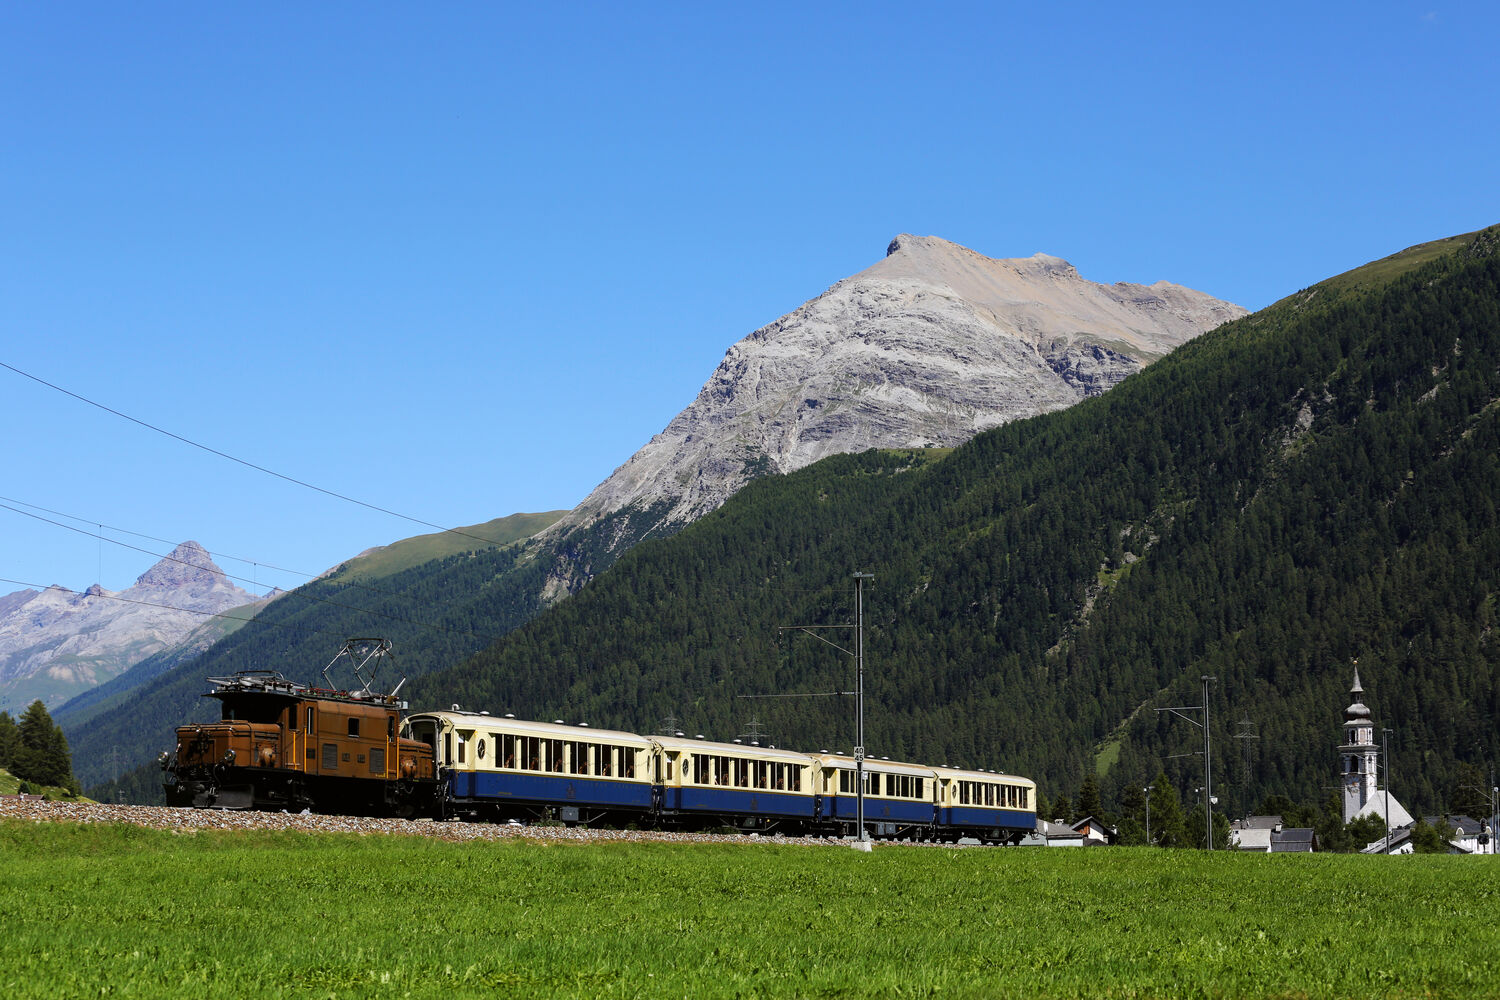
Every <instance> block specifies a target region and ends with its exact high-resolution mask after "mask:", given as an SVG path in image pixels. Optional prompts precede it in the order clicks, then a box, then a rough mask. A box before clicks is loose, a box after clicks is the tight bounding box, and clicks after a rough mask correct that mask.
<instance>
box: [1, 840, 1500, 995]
mask: <svg viewBox="0 0 1500 1000" xmlns="http://www.w3.org/2000/svg"><path fill="white" fill-rule="evenodd" d="M0 855H3V857H4V859H5V864H4V865H3V867H0V921H3V925H4V927H5V933H4V934H3V935H0V989H3V990H4V992H5V995H6V996H8V997H14V998H18V1000H19V998H32V997H36V998H42V997H46V998H49V1000H57V998H71V997H78V998H82V997H99V996H108V997H153V998H157V997H184V998H186V997H191V998H195V1000H196V998H208V997H224V998H231V997H232V998H239V997H249V996H254V997H317V998H345V997H347V998H355V997H447V998H452V997H556V998H563V997H584V998H614V997H643V998H660V997H689V998H717V997H723V998H752V997H764V998H773V997H829V998H835V997H876V996H878V997H945V998H976V1000H977V998H997V997H1014V998H1018V1000H1019V998H1028V997H1029V998H1052V997H1078V998H1083V997H1163V998H1166V997H1171V998H1193V997H1203V998H1234V997H1296V998H1309V1000H1316V998H1322V997H1330V998H1331V997H1363V998H1398V997H1426V998H1434V997H1454V998H1469V997H1477V996H1492V995H1494V993H1495V982H1494V956H1495V954H1496V952H1497V950H1500V929H1497V926H1496V923H1495V921H1494V920H1493V913H1494V911H1495V908H1496V906H1497V905H1500V871H1497V870H1496V868H1495V866H1494V865H1492V864H1487V863H1486V861H1487V860H1488V859H1468V858H1458V857H1446V856H1414V857H1406V858H1398V859H1390V858H1378V857H1361V856H1344V855H1303V856H1292V855H1266V854H1260V855H1246V854H1226V853H1207V852H1200V851H1159V850H1147V849H1131V848H1116V849H1109V850H1043V849H998V848H997V849H980V848H928V847H894V846H884V847H877V848H876V849H875V851H874V852H873V853H870V854H863V853H860V852H856V851H852V850H850V849H849V848H847V847H843V846H825V845H807V846H803V845H788V846H779V845H768V844H757V843H754V842H753V841H748V840H747V841H745V842H743V843H738V844H735V843H731V844H664V843H620V844H611V845H588V844H579V843H552V842H548V841H545V840H534V841H533V840H515V841H507V842H499V843H496V842H486V843H473V842H471V843H467V844H452V843H446V842H443V841H440V840H437V839H429V838H425V837H404V836H378V835H377V836H350V835H336V834H291V833H256V832H246V831H239V832H236V833H221V832H200V833H182V832H175V833H174V832H165V831H153V830H144V829H140V828H136V827H130V826H110V825H94V826H87V825H74V824H64V823H41V824H33V823H21V822H15V821H8V822H5V823H3V824H0Z"/></svg>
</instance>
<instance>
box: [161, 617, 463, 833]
mask: <svg viewBox="0 0 1500 1000" xmlns="http://www.w3.org/2000/svg"><path fill="white" fill-rule="evenodd" d="M371 641H373V642H378V643H380V644H381V645H380V646H378V647H376V650H377V652H376V653H375V654H373V655H380V654H382V653H384V652H386V651H388V650H389V648H390V645H389V643H388V642H385V641H384V640H350V642H349V643H346V644H345V647H344V648H343V649H342V650H340V652H339V656H337V657H335V658H334V660H335V661H337V660H338V659H339V657H342V656H345V655H357V654H358V653H360V652H368V650H367V649H364V648H362V647H359V646H356V645H354V644H356V643H360V642H371ZM369 659H370V657H369V656H368V655H367V656H366V658H365V662H366V663H368V662H369ZM362 665H363V664H361V665H360V666H362ZM329 666H332V663H330V664H329ZM355 669H356V673H357V674H358V675H359V676H360V678H361V680H364V679H365V678H364V676H363V674H361V673H360V667H359V666H356V668H355ZM324 673H325V676H326V674H327V668H324ZM209 681H210V683H212V684H213V685H214V689H213V690H212V691H210V692H209V693H208V694H207V695H205V697H209V698H217V699H218V700H219V701H220V703H221V717H220V720H219V721H218V722H207V723H201V724H197V725H187V726H180V727H178V729H177V748H176V752H175V753H170V752H164V753H163V754H162V756H161V766H162V770H163V771H165V772H166V774H165V776H164V787H165V789H166V794H167V804H168V805H174V806H194V807H197V808H200V809H201V808H214V809H272V810H279V809H285V810H287V811H290V812H301V811H302V810H304V809H307V810H311V811H314V812H338V813H361V814H377V815H396V816H411V815H417V814H425V815H430V814H431V812H432V809H433V804H434V802H435V801H436V796H437V792H438V783H437V777H436V772H435V771H434V768H433V758H432V747H431V746H429V745H427V744H425V743H419V742H417V741H416V740H410V739H403V738H402V737H401V710H402V709H403V708H404V707H405V705H404V704H403V703H401V702H399V701H397V700H396V696H395V692H394V691H392V692H391V693H390V694H376V693H374V692H372V691H371V690H370V688H369V685H368V684H366V685H365V686H364V687H363V688H362V689H360V690H355V691H335V690H331V689H322V688H313V687H308V686H306V685H303V684H297V683H295V682H293V681H289V680H287V679H286V678H285V677H282V676H281V675H280V674H278V673H276V672H275V671H269V670H244V671H240V672H239V673H237V674H235V675H234V676H233V677H211V678H209ZM399 686H400V685H397V687H398V688H399Z"/></svg>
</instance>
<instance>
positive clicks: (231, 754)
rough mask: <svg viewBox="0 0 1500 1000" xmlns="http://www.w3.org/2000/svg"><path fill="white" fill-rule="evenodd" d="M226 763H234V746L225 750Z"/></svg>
mask: <svg viewBox="0 0 1500 1000" xmlns="http://www.w3.org/2000/svg"><path fill="white" fill-rule="evenodd" d="M224 763H226V764H233V763H234V747H230V748H229V749H228V750H225V751H224Z"/></svg>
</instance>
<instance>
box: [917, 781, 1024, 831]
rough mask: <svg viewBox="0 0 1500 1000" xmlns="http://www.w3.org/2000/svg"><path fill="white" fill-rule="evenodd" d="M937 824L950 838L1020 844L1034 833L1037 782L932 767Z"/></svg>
mask: <svg viewBox="0 0 1500 1000" xmlns="http://www.w3.org/2000/svg"><path fill="white" fill-rule="evenodd" d="M933 772H934V773H935V774H936V776H937V796H936V799H935V801H936V805H937V822H938V826H939V827H940V828H942V830H943V831H944V832H945V833H946V835H947V836H949V837H950V838H952V837H973V838H975V839H977V840H981V841H983V842H985V843H996V844H1002V843H1008V844H1015V843H1019V842H1020V839H1021V837H1023V836H1025V835H1026V834H1028V833H1031V832H1032V831H1033V830H1035V829H1036V782H1034V781H1032V780H1031V779H1030V778H1022V777H1020V776H1019V775H1015V774H999V773H996V772H994V771H965V770H961V769H959V768H950V767H935V768H933Z"/></svg>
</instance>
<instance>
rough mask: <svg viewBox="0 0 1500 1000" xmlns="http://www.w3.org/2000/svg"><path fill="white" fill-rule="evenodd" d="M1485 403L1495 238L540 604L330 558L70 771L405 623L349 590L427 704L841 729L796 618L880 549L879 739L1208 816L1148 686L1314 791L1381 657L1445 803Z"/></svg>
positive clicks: (1411, 261)
mask: <svg viewBox="0 0 1500 1000" xmlns="http://www.w3.org/2000/svg"><path fill="white" fill-rule="evenodd" d="M1497 420H1500V230H1496V229H1491V230H1486V231H1485V232H1483V233H1480V234H1477V235H1470V236H1467V237H1456V238H1454V239H1451V240H1445V241H1440V242H1438V243H1435V244H1428V245H1424V246H1423V247H1419V248H1413V249H1412V250H1411V251H1407V252H1405V253H1403V254H1400V255H1396V256H1395V257H1393V258H1388V259H1386V260H1383V261H1378V262H1376V263H1375V264H1372V265H1369V266H1367V267H1365V268H1361V269H1359V270H1356V271H1353V272H1350V273H1349V274H1346V275H1342V276H1340V277H1338V278H1335V279H1331V280H1330V281H1327V282H1324V283H1322V284H1320V285H1317V286H1314V287H1311V288H1308V289H1304V290H1303V291H1300V292H1298V293H1296V294H1294V295H1291V296H1289V297H1287V298H1286V299H1284V300H1282V301H1281V302H1279V303H1277V304H1275V305H1273V306H1271V307H1269V308H1268V309H1265V310H1262V311H1261V312H1259V313H1256V314H1254V315H1252V316H1249V317H1246V318H1244V319H1242V320H1238V321H1236V322H1234V323H1230V324H1227V325H1225V326H1223V327H1221V328H1219V329H1218V330H1215V331H1212V332H1211V333H1208V334H1205V335H1203V336H1201V337H1199V338H1197V339H1196V340H1194V341H1191V342H1190V343H1188V344H1187V345H1185V346H1184V347H1182V348H1179V349H1178V350H1177V351H1175V352H1174V353H1173V354H1171V355H1170V356H1168V357H1167V358H1165V359H1163V360H1161V361H1158V362H1156V363H1155V364H1153V365H1151V366H1150V367H1149V368H1147V369H1145V370H1144V371H1142V372H1140V373H1138V374H1135V375H1132V376H1131V377H1130V378H1128V379H1126V380H1125V381H1124V382H1123V383H1121V384H1120V385H1119V386H1118V387H1116V388H1115V389H1113V390H1111V391H1110V392H1108V393H1106V394H1105V395H1103V396H1100V397H1097V398H1094V399H1090V400H1088V401H1086V402H1084V403H1080V404H1078V405H1077V406H1074V407H1073V408H1071V409H1068V410H1065V411H1062V412H1060V413H1054V414H1049V415H1047V416H1043V417H1038V418H1035V419H1031V420H1027V421H1022V422H1018V423H1014V424H1010V425H1007V426H1005V427H1002V428H999V429H997V430H995V431H991V432H989V433H986V434H983V435H981V436H979V437H977V438H975V439H974V440H973V441H972V442H970V443H969V444H967V445H965V446H964V447H962V448H959V449H957V450H954V451H952V452H945V453H940V452H899V453H898V452H870V453H866V454H864V455H856V456H841V457H835V458H831V459H828V460H825V461H823V462H820V463H818V464H816V465H814V466H811V467H809V468H807V469H804V470H802V471H800V472H798V473H795V474H792V475H789V476H768V477H765V478H762V479H759V480H757V481H755V482H753V483H751V484H750V485H749V486H748V487H746V488H745V489H744V490H742V491H741V492H740V493H739V494H738V495H737V496H736V497H734V498H733V499H732V500H731V501H730V502H729V503H728V504H726V505H725V506H724V507H723V508H721V509H720V510H719V511H717V512H715V513H713V514H711V515H709V516H707V517H705V518H703V519H701V520H700V521H698V522H696V523H695V524H693V525H691V526H690V527H688V528H687V529H686V530H684V531H682V532H681V533H679V534H678V535H676V536H673V537H671V538H667V539H660V540H651V541H646V542H643V543H641V544H640V545H637V546H636V547H635V548H633V549H631V550H630V551H629V552H627V553H626V554H625V555H624V556H623V557H621V558H620V559H619V560H618V562H616V563H615V564H614V566H613V567H612V568H610V569H609V570H608V571H607V572H605V573H603V574H602V575H600V576H599V577H597V578H596V579H595V580H593V581H592V582H591V583H590V584H589V585H588V586H586V587H585V588H583V590H581V591H580V592H579V593H578V594H577V595H575V596H574V597H572V598H570V599H568V600H566V601H564V602H562V603H561V604H559V605H557V606H555V607H552V608H550V609H548V610H546V611H544V612H542V613H540V614H537V612H538V611H539V610H540V608H539V606H538V605H536V604H535V602H534V600H532V599H529V598H527V597H526V596H525V595H526V594H529V593H537V592H539V589H540V587H539V584H540V579H541V573H542V571H543V569H544V568H545V567H543V566H541V565H540V562H541V561H539V560H537V561H532V562H530V563H528V562H527V560H526V558H525V553H524V550H517V549H509V550H502V551H499V552H491V553H480V554H475V555H473V556H454V557H449V558H448V559H446V560H442V561H440V562H438V563H433V564H429V565H428V566H424V567H419V568H418V569H416V570H408V571H406V572H405V573H403V574H399V575H398V576H397V577H392V578H386V579H383V580H381V581H379V584H378V586H379V587H380V588H381V590H382V594H381V595H378V596H377V595H372V594H370V593H368V592H366V593H359V592H357V591H356V590H355V589H354V588H351V587H350V586H349V585H348V584H346V583H343V582H341V580H340V577H339V576H337V575H335V576H334V577H332V578H330V579H329V580H325V581H321V582H320V583H318V584H316V585H314V586H315V587H316V588H319V589H318V590H316V591H314V593H317V594H322V595H328V600H329V601H331V602H333V603H319V602H310V601H302V602H300V603H294V602H292V601H289V600H285V599H284V600H283V601H277V602H274V603H273V604H272V605H271V606H270V607H269V608H267V609H266V611H265V612H262V614H261V616H260V618H258V619H257V622H258V625H252V626H247V627H246V628H243V629H241V630H240V631H239V632H237V633H235V634H234V635H232V636H229V637H227V638H226V639H225V640H223V641H222V642H221V643H220V644H219V646H216V647H215V648H214V649H211V650H210V651H209V652H208V653H207V654H205V656H203V657H202V658H200V659H199V660H198V661H195V662H194V663H192V664H189V665H186V666H183V667H178V668H175V669H174V670H171V671H169V672H166V673H164V674H162V675H161V677H159V678H157V679H156V680H154V681H152V682H151V683H150V684H148V685H147V686H145V687H143V688H141V689H140V691H141V694H140V696H139V697H137V698H135V699H134V701H133V702H132V704H131V705H130V706H121V707H117V708H112V709H109V710H108V711H105V712H102V713H100V714H99V715H97V716H95V717H94V718H93V719H92V720H91V721H90V722H89V724H88V725H87V726H82V727H81V728H82V729H87V730H88V731H89V733H88V734H87V735H85V734H84V733H81V732H70V734H69V735H70V739H71V740H72V742H73V745H74V747H75V756H74V764H75V768H76V769H78V770H79V772H80V774H93V775H94V776H95V778H96V779H97V777H98V776H99V775H100V772H99V771H98V770H97V768H95V770H92V771H89V770H88V767H89V766H91V765H89V764H85V763H84V760H83V759H84V757H85V756H86V755H87V756H88V758H89V760H90V761H91V762H92V764H97V761H98V760H99V759H100V755H101V754H102V753H104V752H107V748H108V747H109V746H110V745H112V744H111V741H114V742H115V743H118V742H119V741H120V740H122V739H127V738H128V739H134V740H135V741H136V742H138V743H142V744H144V743H147V742H149V743H150V744H151V745H152V746H154V747H160V746H164V745H165V744H166V742H167V741H168V740H169V739H170V729H171V726H172V725H174V724H176V723H177V722H179V721H184V719H185V713H186V712H188V711H189V710H190V709H191V705H192V702H193V701H194V700H195V699H196V696H197V695H198V694H201V693H202V691H203V690H205V689H206V685H205V683H204V677H205V676H207V675H209V674H221V673H225V672H228V671H231V670H233V669H239V668H244V667H275V668H278V669H284V670H286V672H287V673H288V674H290V675H299V674H300V675H302V676H303V677H307V676H308V675H309V672H312V673H313V674H315V671H316V668H317V667H320V666H321V664H322V663H323V662H326V661H327V659H328V658H329V657H331V655H332V653H333V652H334V651H335V650H336V649H337V646H338V642H339V641H340V639H341V638H342V636H343V635H352V634H370V633H371V630H372V629H379V628H382V627H384V626H382V625H381V623H379V622H376V621H372V620H371V619H370V618H368V617H365V616H361V615H360V614H357V613H355V612H353V611H350V610H349V608H351V607H361V608H363V607H367V606H370V607H379V608H382V609H386V613H387V615H388V618H389V621H388V623H387V624H388V627H389V631H391V632H393V633H395V634H396V638H397V639H398V649H399V650H400V651H401V653H402V658H403V663H404V664H405V665H406V667H407V668H408V671H407V672H409V673H411V674H412V675H413V676H414V678H415V679H414V680H413V681H412V682H411V683H410V684H409V685H408V687H407V689H406V691H405V692H404V695H405V696H406V697H408V698H409V699H410V701H411V703H412V704H413V706H421V707H427V706H439V707H447V706H448V705H449V704H450V703H459V704H461V705H463V707H464V708H466V709H474V710H479V709H486V710H489V711H491V712H494V713H496V714H499V713H502V712H514V713H515V714H517V715H519V716H523V717H535V718H545V719H548V720H550V719H555V718H560V719H565V720H567V721H570V722H587V723H589V724H590V725H593V726H613V727H619V728H624V729H631V730H635V731H643V732H653V731H656V730H657V729H659V728H661V727H663V726H664V725H666V726H671V727H673V728H676V729H681V730H683V731H686V732H688V733H689V734H692V733H703V734H705V735H707V736H709V737H711V738H720V739H729V738H733V737H735V736H737V735H740V734H741V733H747V732H748V731H749V730H750V727H751V726H752V725H754V726H755V728H756V729H757V730H758V731H759V732H763V733H766V734H768V735H769V737H770V739H771V740H772V741H773V742H775V743H777V744H778V745H782V746H790V747H798V748H804V749H813V750H817V749H824V748H827V749H844V750H848V749H849V748H850V747H851V746H852V745H853V743H854V742H855V739H854V723H853V705H852V701H851V699H849V698H847V697H842V696H838V695H831V694H829V692H838V691H846V690H850V689H852V687H853V669H854V661H853V658H852V657H851V656H849V655H848V654H847V653H846V652H844V651H841V650H840V649H837V648H834V647H833V646H831V645H829V643H830V642H832V643H836V644H837V645H838V646H842V647H844V649H852V648H853V643H854V635H853V633H852V631H850V630H847V629H833V630H820V631H819V632H818V635H817V636H812V635H809V634H808V633H806V632H800V631H795V630H787V629H785V628H784V627H785V626H797V625H823V626H829V625H835V626H836V625H847V624H849V623H851V622H852V621H853V617H854V609H853V598H854V586H853V580H852V576H851V575H852V574H853V573H854V572H856V571H860V572H867V573H871V574H873V575H874V578H873V579H872V580H870V581H867V585H866V588H865V596H864V613H865V625H866V629H865V634H864V645H865V652H866V664H867V670H866V676H865V687H866V727H867V735H866V743H867V745H868V747H869V750H870V752H871V753H873V754H875V755H877V756H880V755H885V756H890V757H892V758H908V759H914V760H920V761H926V762H930V763H951V764H955V765H966V766H979V767H989V768H997V769H1001V770H1006V771H1012V772H1019V773H1024V774H1029V775H1032V776H1034V777H1036V778H1037V779H1038V781H1039V782H1040V783H1041V786H1042V793H1043V795H1044V796H1045V797H1047V798H1048V799H1049V800H1050V801H1059V800H1063V799H1070V800H1072V799H1077V800H1080V801H1081V800H1087V801H1089V802H1090V803H1095V802H1097V803H1098V804H1099V805H1100V807H1101V808H1102V809H1104V810H1106V811H1108V810H1118V809H1120V808H1121V807H1122V805H1125V804H1128V803H1130V802H1132V801H1134V800H1136V799H1139V797H1140V789H1141V788H1142V787H1143V786H1144V785H1146V784H1148V783H1150V782H1151V781H1152V780H1153V779H1155V778H1156V777H1157V776H1158V775H1159V774H1162V773H1165V775H1166V776H1167V777H1168V778H1169V779H1170V781H1171V784H1172V785H1173V787H1174V788H1175V790H1176V791H1177V792H1178V793H1179V794H1180V796H1181V798H1182V801H1183V808H1184V809H1185V810H1189V809H1191V806H1192V804H1193V798H1192V797H1193V795H1194V791H1195V789H1196V788H1197V787H1198V786H1200V785H1201V784H1202V781H1201V778H1202V768H1203V762H1202V758H1201V757H1195V756H1193V753H1194V752H1195V751H1197V750H1199V749H1200V748H1201V746H1202V739H1201V734H1200V733H1199V732H1198V730H1197V729H1195V728H1194V727H1193V726H1191V725H1188V724H1187V723H1185V722H1183V721H1182V720H1181V719H1178V718H1176V717H1174V716H1171V715H1169V714H1166V713H1159V712H1157V711H1156V709H1158V708H1165V707H1169V706H1190V705H1196V704H1198V702H1199V700H1200V698H1201V691H1202V687H1201V683H1200V677H1201V676H1203V675H1211V676H1212V677H1214V678H1215V681H1214V682H1213V683H1212V684H1210V685H1209V689H1208V690H1209V710H1210V723H1211V730H1210V732H1211V736H1212V738H1213V743H1214V748H1215V749H1214V759H1215V763H1214V786H1215V792H1216V794H1218V795H1219V796H1220V801H1221V807H1220V808H1221V809H1225V810H1226V811H1228V812H1229V813H1231V814H1233V815H1243V814H1246V813H1248V812H1250V811H1252V810H1254V809H1255V808H1256V807H1257V806H1258V805H1259V804H1260V803H1263V802H1265V801H1266V800H1268V799H1270V798H1273V797H1280V799H1282V800H1286V801H1296V802H1314V803H1321V802H1323V801H1324V800H1325V799H1326V798H1327V796H1328V788H1329V786H1330V785H1333V784H1334V783H1335V782H1336V781H1337V768H1338V755H1337V752H1336V750H1335V747H1336V746H1337V745H1338V743H1339V742H1340V741H1341V737H1342V733H1341V725H1340V724H1341V721H1342V718H1343V715H1342V713H1343V709H1344V707H1345V706H1346V705H1347V704H1348V703H1349V701H1350V696H1349V692H1348V689H1349V684H1350V681H1351V679H1352V675H1353V665H1354V663H1355V661H1356V660H1357V661H1358V668H1359V672H1360V676H1361V679H1362V681H1363V683H1364V688H1365V696H1364V697H1365V700H1366V701H1367V702H1368V703H1369V705H1370V706H1371V708H1372V710H1373V712H1374V715H1375V718H1376V721H1377V725H1381V726H1389V727H1391V728H1392V730H1393V734H1392V740H1391V788H1392V791H1393V792H1394V793H1395V794H1397V795H1398V796H1400V797H1401V799H1402V800H1403V801H1404V802H1405V803H1406V804H1407V805H1408V807H1409V808H1411V809H1412V810H1413V811H1414V812H1438V811H1442V810H1444V809H1447V808H1450V807H1451V806H1452V805H1453V803H1454V802H1455V801H1458V800H1459V799H1460V798H1461V797H1462V794H1463V789H1464V788H1466V787H1467V786H1468V785H1470V784H1473V783H1474V782H1475V780H1476V775H1487V774H1488V771H1489V769H1490V768H1491V767H1492V766H1493V764H1494V762H1495V758H1496V755H1497V753H1500V730H1497V726H1496V719H1497V708H1500V673H1497V648H1496V637H1495V636H1494V634H1493V628H1494V618H1495V610H1496V609H1495V594H1496V593H1497V590H1500V579H1497V577H1500V569H1497V567H1500V524H1497V519H1496V510H1495V497H1496V496H1497V494H1500V425H1497ZM523 576H524V577H526V578H527V582H526V585H525V586H520V585H518V584H517V583H516V581H517V580H518V579H520V578H521V577H523ZM372 586H373V584H372ZM533 616H535V617H533ZM411 619H421V620H422V621H424V622H442V623H446V624H445V627H447V628H451V629H452V630H454V631H451V632H434V631H433V630H432V629H430V628H416V627H412V626H411V625H410V620H411ZM523 622H524V623H525V624H521V623H523ZM517 625H519V626H520V627H516V626H517ZM511 629H514V631H510V630H511ZM481 636H483V638H481ZM490 637H498V641H493V642H491V641H490ZM820 637H821V639H820ZM821 640H827V641H821ZM476 649H478V650H480V651H479V652H477V654H475V655H470V654H471V653H474V651H475V650H476ZM765 695H776V696H784V695H809V697H750V696H765ZM132 713H133V714H132ZM146 716H149V718H146ZM138 733H139V734H138ZM134 759H135V760H140V759H143V758H142V757H141V756H136V757H135V758H134ZM148 780H149V779H145V778H143V779H142V782H143V783H145V782H148ZM1154 794H1155V793H1153V795H1154ZM1153 801H1154V800H1153Z"/></svg>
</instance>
